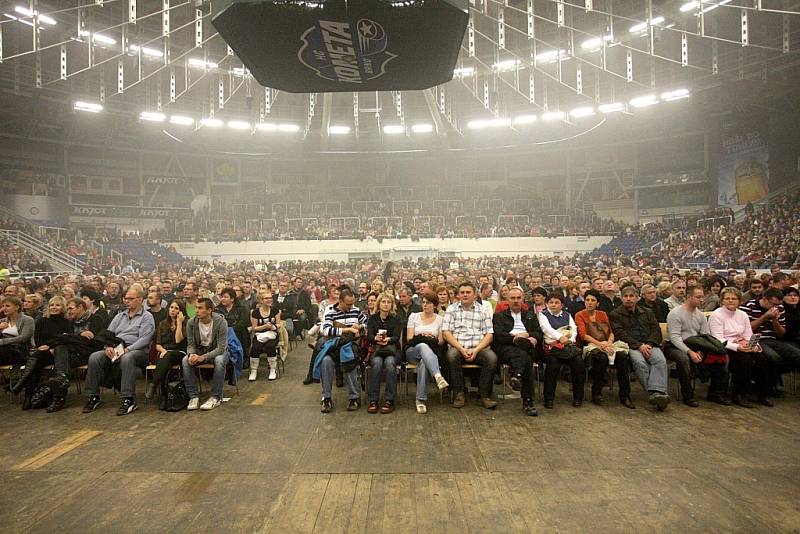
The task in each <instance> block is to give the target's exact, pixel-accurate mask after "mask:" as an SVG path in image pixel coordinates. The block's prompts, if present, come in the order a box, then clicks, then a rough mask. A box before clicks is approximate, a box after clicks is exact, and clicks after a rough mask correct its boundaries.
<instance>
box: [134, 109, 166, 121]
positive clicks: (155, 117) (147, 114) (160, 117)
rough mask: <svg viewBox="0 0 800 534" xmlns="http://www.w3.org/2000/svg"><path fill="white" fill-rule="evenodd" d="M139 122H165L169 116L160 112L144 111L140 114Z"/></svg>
mask: <svg viewBox="0 0 800 534" xmlns="http://www.w3.org/2000/svg"><path fill="white" fill-rule="evenodd" d="M139 120H143V121H149V122H164V121H165V120H167V116H166V115H164V114H163V113H160V112H158V111H142V112H141V113H140V114H139Z"/></svg>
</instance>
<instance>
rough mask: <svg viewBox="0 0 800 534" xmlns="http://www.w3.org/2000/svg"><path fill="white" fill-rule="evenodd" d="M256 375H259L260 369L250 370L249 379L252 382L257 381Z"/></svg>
mask: <svg viewBox="0 0 800 534" xmlns="http://www.w3.org/2000/svg"><path fill="white" fill-rule="evenodd" d="M256 375H258V369H253V368H252V367H251V368H250V376H249V377H248V378H247V379H248V380H249V381H250V382H253V381H255V379H256Z"/></svg>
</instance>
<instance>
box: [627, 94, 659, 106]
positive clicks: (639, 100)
mask: <svg viewBox="0 0 800 534" xmlns="http://www.w3.org/2000/svg"><path fill="white" fill-rule="evenodd" d="M653 104H658V99H657V98H656V96H655V95H644V96H637V97H636V98H632V99H631V101H630V105H631V106H633V107H635V108H646V107H647V106H652V105H653Z"/></svg>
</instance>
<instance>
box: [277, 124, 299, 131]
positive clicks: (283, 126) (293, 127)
mask: <svg viewBox="0 0 800 534" xmlns="http://www.w3.org/2000/svg"><path fill="white" fill-rule="evenodd" d="M278 131H279V132H284V133H295V132H299V131H300V127H299V126H298V125H296V124H279V125H278Z"/></svg>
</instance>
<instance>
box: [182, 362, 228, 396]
mask: <svg viewBox="0 0 800 534" xmlns="http://www.w3.org/2000/svg"><path fill="white" fill-rule="evenodd" d="M206 363H211V362H207V361H206V362H201V363H199V364H198V365H203V364H206ZM227 365H228V351H227V350H226V351H225V352H223V353H222V354H220V355H219V356H216V357H215V358H214V378H212V380H211V396H212V397H216V398H218V399H222V387H223V385H224V384H225V366H227ZM181 367H182V368H183V383H184V384H185V385H186V393H188V394H189V398H190V399H194V398H196V397H197V396H198V393H197V375H195V373H194V366H192V365H189V356H184V357H183V361H182V362H181Z"/></svg>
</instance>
